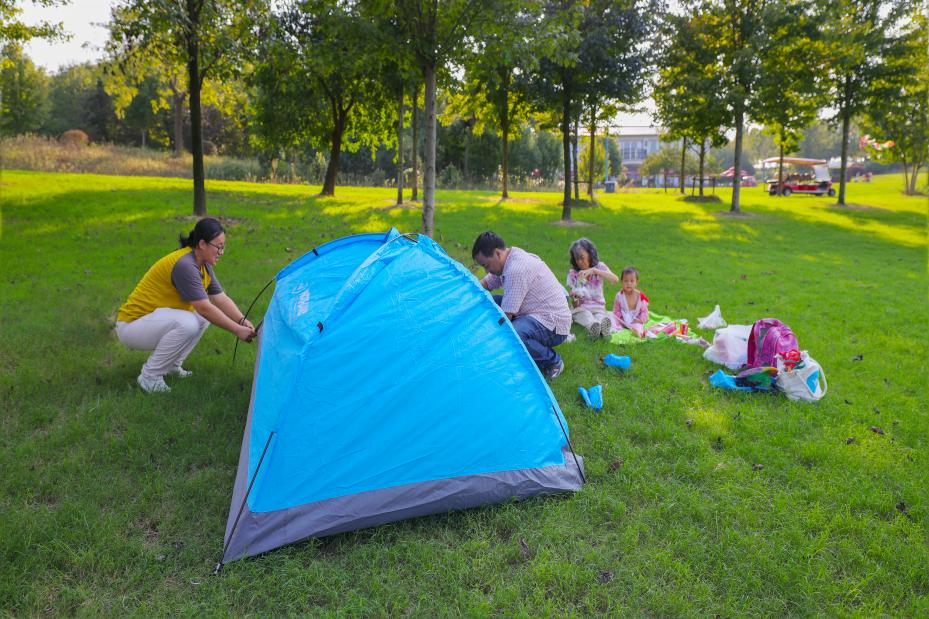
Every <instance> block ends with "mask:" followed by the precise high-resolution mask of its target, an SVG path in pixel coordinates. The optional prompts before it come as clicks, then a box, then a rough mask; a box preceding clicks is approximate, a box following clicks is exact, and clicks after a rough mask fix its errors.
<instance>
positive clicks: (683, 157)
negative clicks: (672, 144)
mask: <svg viewBox="0 0 929 619" xmlns="http://www.w3.org/2000/svg"><path fill="white" fill-rule="evenodd" d="M686 173H687V138H686V137H684V138H681V183H680V192H681V193H682V194H683V193H687V192H686V191H685V190H684V175H685V174H686Z"/></svg>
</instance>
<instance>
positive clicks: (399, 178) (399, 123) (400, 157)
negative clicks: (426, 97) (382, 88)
mask: <svg viewBox="0 0 929 619" xmlns="http://www.w3.org/2000/svg"><path fill="white" fill-rule="evenodd" d="M397 204H403V88H402V87H401V88H400V92H399V94H398V96H397Z"/></svg>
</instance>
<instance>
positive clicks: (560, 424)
mask: <svg viewBox="0 0 929 619" xmlns="http://www.w3.org/2000/svg"><path fill="white" fill-rule="evenodd" d="M552 412H553V413H555V419H557V420H558V425H559V426H561V433H562V434H564V440H566V441H568V449H570V450H571V455H572V456H574V466H576V467H577V472H578V473H580V474H581V482H582V483H585V484H586V483H587V478H586V477H585V476H584V471H583V470H582V469H581V463H580V462H578V461H577V454H576V453H574V445H572V444H571V439H569V438H568V433H567V432H566V431H565V429H564V424H563V423H561V417H560V416H559V415H558V411H556V410H555V407H554V406H552Z"/></svg>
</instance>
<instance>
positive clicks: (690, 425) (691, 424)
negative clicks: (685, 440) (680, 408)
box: [684, 418, 694, 428]
mask: <svg viewBox="0 0 929 619" xmlns="http://www.w3.org/2000/svg"><path fill="white" fill-rule="evenodd" d="M684 423H686V424H687V427H688V428H692V427H694V420H693V419H690V418H688V419H686V420H685V421H684Z"/></svg>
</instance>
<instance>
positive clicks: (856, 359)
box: [852, 353, 864, 361]
mask: <svg viewBox="0 0 929 619" xmlns="http://www.w3.org/2000/svg"><path fill="white" fill-rule="evenodd" d="M863 359H864V355H862V354H861V353H858V354H857V355H855V356H854V357H852V361H862V360H863Z"/></svg>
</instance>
